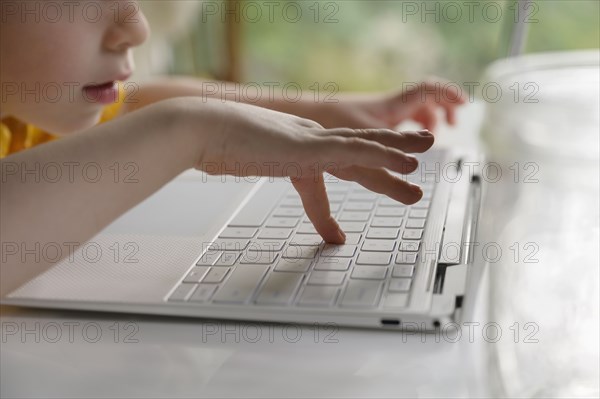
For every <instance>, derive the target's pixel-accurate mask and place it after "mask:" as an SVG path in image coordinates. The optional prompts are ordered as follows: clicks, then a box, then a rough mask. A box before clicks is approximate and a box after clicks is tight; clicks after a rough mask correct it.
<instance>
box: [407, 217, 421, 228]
mask: <svg viewBox="0 0 600 399" xmlns="http://www.w3.org/2000/svg"><path fill="white" fill-rule="evenodd" d="M425 222H426V219H408V220H407V221H406V228H409V229H422V228H423V227H425Z"/></svg>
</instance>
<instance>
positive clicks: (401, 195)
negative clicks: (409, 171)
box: [334, 166, 423, 205]
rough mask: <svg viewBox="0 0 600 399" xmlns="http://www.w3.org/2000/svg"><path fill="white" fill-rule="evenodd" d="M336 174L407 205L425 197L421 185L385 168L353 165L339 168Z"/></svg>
mask: <svg viewBox="0 0 600 399" xmlns="http://www.w3.org/2000/svg"><path fill="white" fill-rule="evenodd" d="M334 175H335V176H336V177H339V178H340V179H343V180H351V181H355V182H357V183H358V184H360V185H361V186H363V187H364V188H366V189H368V190H371V191H373V192H376V193H379V194H384V195H387V196H388V197H390V198H392V199H395V200H396V201H399V202H402V203H403V204H407V205H411V204H414V203H415V202H418V201H419V200H420V199H421V198H422V197H423V190H421V188H420V187H419V186H417V185H416V184H412V183H409V182H407V181H406V180H404V179H402V178H400V177H398V176H394V175H392V174H391V173H389V172H388V171H387V170H385V169H372V168H364V167H360V166H353V167H350V168H346V169H343V170H339V171H337V172H335V173H334Z"/></svg>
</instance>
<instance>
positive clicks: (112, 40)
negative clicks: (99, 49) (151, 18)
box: [104, 1, 150, 52]
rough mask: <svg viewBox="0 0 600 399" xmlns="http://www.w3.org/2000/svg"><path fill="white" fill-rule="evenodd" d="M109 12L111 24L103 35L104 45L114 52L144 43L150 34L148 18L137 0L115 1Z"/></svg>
mask: <svg viewBox="0 0 600 399" xmlns="http://www.w3.org/2000/svg"><path fill="white" fill-rule="evenodd" d="M115 3H116V4H118V7H117V8H114V9H113V10H111V12H110V15H111V17H110V19H111V25H110V27H109V29H108V31H107V32H106V35H105V37H104V47H105V48H106V49H107V50H110V51H114V52H124V51H126V50H128V49H130V48H132V47H136V46H139V45H140V44H142V43H144V42H145V41H146V39H147V38H148V36H149V34H150V27H149V25H148V20H147V19H146V17H145V16H144V13H143V12H142V10H141V9H140V6H139V4H138V2H137V1H116V2H114V3H113V4H115Z"/></svg>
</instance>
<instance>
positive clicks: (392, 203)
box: [379, 197, 406, 208]
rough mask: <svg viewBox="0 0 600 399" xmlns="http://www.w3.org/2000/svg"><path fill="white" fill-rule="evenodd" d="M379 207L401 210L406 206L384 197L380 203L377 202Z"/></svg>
mask: <svg viewBox="0 0 600 399" xmlns="http://www.w3.org/2000/svg"><path fill="white" fill-rule="evenodd" d="M379 206H385V207H388V206H391V207H397V208H403V207H406V205H404V204H403V203H402V202H400V201H396V200H395V199H393V198H389V197H385V198H382V199H381V201H379Z"/></svg>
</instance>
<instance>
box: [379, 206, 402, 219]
mask: <svg viewBox="0 0 600 399" xmlns="http://www.w3.org/2000/svg"><path fill="white" fill-rule="evenodd" d="M405 212H406V208H397V207H393V208H392V207H389V208H387V207H382V208H377V210H376V211H375V216H377V217H400V216H404V213H405Z"/></svg>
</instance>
